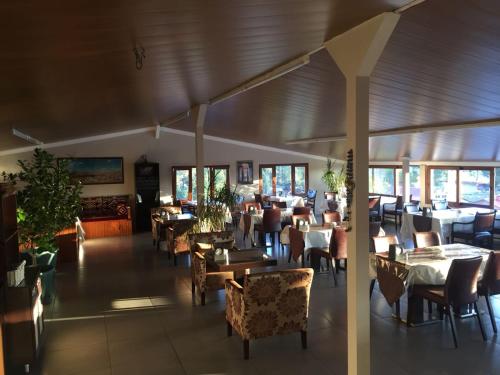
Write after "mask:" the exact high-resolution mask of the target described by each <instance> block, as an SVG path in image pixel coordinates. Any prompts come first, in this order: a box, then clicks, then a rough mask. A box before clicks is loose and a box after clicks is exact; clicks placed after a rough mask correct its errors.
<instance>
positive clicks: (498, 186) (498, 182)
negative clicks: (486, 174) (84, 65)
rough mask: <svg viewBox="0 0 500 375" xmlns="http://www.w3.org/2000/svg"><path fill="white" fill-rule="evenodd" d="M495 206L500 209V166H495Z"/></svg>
mask: <svg viewBox="0 0 500 375" xmlns="http://www.w3.org/2000/svg"><path fill="white" fill-rule="evenodd" d="M494 195H495V199H494V202H495V203H494V204H495V208H499V209H500V168H495V194H494Z"/></svg>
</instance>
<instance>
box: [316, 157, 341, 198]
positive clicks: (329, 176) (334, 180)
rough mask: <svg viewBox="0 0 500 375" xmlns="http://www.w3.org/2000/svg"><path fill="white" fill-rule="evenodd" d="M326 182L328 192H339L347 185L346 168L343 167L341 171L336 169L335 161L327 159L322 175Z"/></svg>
mask: <svg viewBox="0 0 500 375" xmlns="http://www.w3.org/2000/svg"><path fill="white" fill-rule="evenodd" d="M321 179H322V180H323V182H324V183H325V185H326V187H327V189H328V192H330V193H339V192H340V191H342V189H343V188H344V187H345V182H346V173H345V168H344V167H342V168H341V169H340V171H336V170H335V162H332V161H331V160H330V159H327V161H326V169H325V171H324V172H323V176H322V177H321Z"/></svg>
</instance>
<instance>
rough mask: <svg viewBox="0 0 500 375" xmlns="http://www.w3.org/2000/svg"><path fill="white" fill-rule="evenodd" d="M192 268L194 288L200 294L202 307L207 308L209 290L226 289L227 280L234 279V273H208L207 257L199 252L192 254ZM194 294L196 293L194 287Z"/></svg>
mask: <svg viewBox="0 0 500 375" xmlns="http://www.w3.org/2000/svg"><path fill="white" fill-rule="evenodd" d="M191 267H192V268H193V273H194V286H195V287H196V288H198V291H199V292H200V296H201V305H202V306H205V293H206V292H207V291H208V290H218V289H224V286H225V283H226V280H233V279H234V274H233V272H207V261H206V259H205V256H204V255H202V254H201V253H200V252H198V251H196V252H194V253H193V254H192V258H191ZM192 293H193V294H194V293H195V288H194V287H193V289H192Z"/></svg>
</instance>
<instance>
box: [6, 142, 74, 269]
mask: <svg viewBox="0 0 500 375" xmlns="http://www.w3.org/2000/svg"><path fill="white" fill-rule="evenodd" d="M18 165H19V168H20V171H19V172H17V173H9V174H7V173H5V172H3V173H2V174H3V176H4V179H5V180H7V181H9V182H11V183H12V184H14V185H18V186H19V187H20V189H19V191H18V194H17V205H18V214H17V220H18V232H19V238H20V241H21V243H22V244H23V246H24V247H25V248H28V249H31V252H32V254H33V256H34V257H35V258H34V260H35V261H36V254H37V253H41V252H44V251H48V252H51V253H57V249H58V243H57V238H56V236H57V234H58V233H59V232H60V231H62V230H64V229H66V228H68V227H71V226H74V224H75V219H76V217H77V216H78V214H79V212H80V210H81V205H80V194H81V190H82V187H81V184H80V182H74V181H72V180H71V178H70V174H69V170H68V165H67V162H66V161H64V160H59V161H58V160H56V158H55V157H54V155H52V154H50V153H48V152H47V151H45V150H42V149H39V148H37V149H35V151H34V153H33V158H32V160H31V161H25V160H19V161H18ZM75 238H76V234H75Z"/></svg>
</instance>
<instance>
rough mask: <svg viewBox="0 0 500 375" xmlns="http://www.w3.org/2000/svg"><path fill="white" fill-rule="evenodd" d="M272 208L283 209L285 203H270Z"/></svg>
mask: <svg viewBox="0 0 500 375" xmlns="http://www.w3.org/2000/svg"><path fill="white" fill-rule="evenodd" d="M271 205H272V208H279V209H284V208H286V202H272V204H271Z"/></svg>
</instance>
